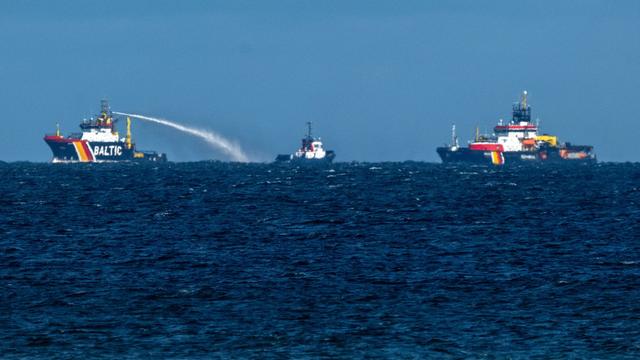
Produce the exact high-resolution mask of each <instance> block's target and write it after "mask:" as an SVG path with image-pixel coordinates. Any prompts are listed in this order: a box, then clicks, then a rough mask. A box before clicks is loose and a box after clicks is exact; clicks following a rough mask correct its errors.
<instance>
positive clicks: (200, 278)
mask: <svg viewBox="0 0 640 360" xmlns="http://www.w3.org/2000/svg"><path fill="white" fill-rule="evenodd" d="M0 175H1V176H2V181H1V183H0V191H1V194H2V195H1V196H0V233H1V234H2V237H1V238H0V287H1V292H0V357H1V358H6V359H13V358H16V359H17V358H25V357H26V358H43V359H45V358H46V359H50V358H60V359H66V358H96V357H98V358H99V357H103V358H116V359H122V358H181V359H189V358H195V359H199V358H203V359H204V358H288V357H291V358H394V359H404V358H406V359H413V358H508V357H511V358H541V359H542V358H629V359H633V358H639V357H640V165H639V164H606V163H605V164H599V165H597V166H594V167H587V166H575V167H557V166H556V167H554V166H542V167H505V168H493V167H447V166H443V165H439V164H428V163H380V164H363V163H356V164H346V163H344V164H335V165H333V166H331V167H326V168H296V167H286V166H276V165H263V164H250V165H242V164H229V163H218V162H202V163H168V164H164V165H143V164H97V165H96V164H93V165H82V164H76V165H51V164H30V163H14V164H0Z"/></svg>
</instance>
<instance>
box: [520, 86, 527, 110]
mask: <svg viewBox="0 0 640 360" xmlns="http://www.w3.org/2000/svg"><path fill="white" fill-rule="evenodd" d="M521 103H522V108H523V109H525V110H526V109H527V90H525V91H523V92H522V101H521Z"/></svg>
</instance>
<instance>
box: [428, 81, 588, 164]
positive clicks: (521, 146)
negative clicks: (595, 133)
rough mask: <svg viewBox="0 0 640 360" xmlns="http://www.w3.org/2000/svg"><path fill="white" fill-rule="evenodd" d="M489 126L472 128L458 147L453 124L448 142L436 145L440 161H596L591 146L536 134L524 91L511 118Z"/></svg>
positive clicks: (499, 162) (497, 162)
mask: <svg viewBox="0 0 640 360" xmlns="http://www.w3.org/2000/svg"><path fill="white" fill-rule="evenodd" d="M493 130H494V132H493V134H492V135H490V136H486V135H479V134H478V132H477V131H476V137H475V139H474V141H472V142H470V143H469V145H468V147H460V146H459V144H458V138H457V136H456V133H455V125H454V127H453V132H452V140H451V144H450V145H447V146H443V147H439V148H437V152H438V155H440V158H441V159H442V162H444V163H456V162H459V163H474V164H494V165H502V164H505V163H523V162H559V163H566V162H572V163H578V162H580V163H595V162H596V156H595V154H594V153H593V147H592V146H589V145H573V144H571V143H559V142H558V138H557V137H556V136H553V135H547V134H543V135H539V134H538V124H535V123H533V122H532V121H531V106H529V104H528V103H527V92H526V91H524V92H523V93H522V98H521V99H520V101H519V102H517V103H515V104H514V105H513V113H512V119H511V121H509V122H508V123H506V124H505V123H503V121H502V120H500V122H499V123H498V125H496V126H495V127H494V128H493Z"/></svg>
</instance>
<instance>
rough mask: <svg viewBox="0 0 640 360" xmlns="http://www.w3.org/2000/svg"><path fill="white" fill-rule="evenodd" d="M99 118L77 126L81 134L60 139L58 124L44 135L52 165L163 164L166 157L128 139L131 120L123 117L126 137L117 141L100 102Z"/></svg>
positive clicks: (112, 122) (105, 105) (111, 121)
mask: <svg viewBox="0 0 640 360" xmlns="http://www.w3.org/2000/svg"><path fill="white" fill-rule="evenodd" d="M100 107H101V111H100V115H99V116H98V117H97V118H96V119H95V120H94V119H91V120H83V121H82V122H81V123H80V129H81V130H82V132H81V133H74V134H71V135H70V136H67V137H64V136H62V135H61V134H60V126H59V125H58V127H57V129H56V133H55V135H45V137H44V141H45V142H46V143H47V145H49V147H50V148H51V151H52V152H53V159H52V162H54V163H69V162H115V161H156V162H165V161H167V156H166V155H165V154H158V153H157V152H155V151H139V150H137V149H136V146H135V144H134V143H133V142H132V140H131V119H130V118H129V117H127V135H126V136H125V137H123V138H120V135H119V134H118V131H117V130H116V127H115V125H116V122H117V121H118V119H115V118H114V117H113V114H112V112H111V109H110V108H109V103H108V102H107V100H102V101H101V103H100Z"/></svg>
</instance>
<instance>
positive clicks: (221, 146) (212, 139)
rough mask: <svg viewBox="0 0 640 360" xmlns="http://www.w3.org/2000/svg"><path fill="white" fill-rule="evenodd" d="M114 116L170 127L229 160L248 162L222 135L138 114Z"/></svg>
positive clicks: (235, 146) (237, 146)
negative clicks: (219, 152) (201, 141)
mask: <svg viewBox="0 0 640 360" xmlns="http://www.w3.org/2000/svg"><path fill="white" fill-rule="evenodd" d="M113 113H114V114H118V115H124V116H130V117H133V118H136V119H140V120H146V121H151V122H154V123H157V124H162V125H165V126H169V127H172V128H174V129H177V130H180V131H182V132H184V133H187V134H190V135H194V136H197V137H199V138H201V139H203V140H204V141H206V142H207V144H209V145H211V146H213V147H214V148H216V149H218V150H221V151H222V152H224V153H225V154H227V155H229V156H231V158H232V159H233V160H235V161H240V162H248V161H249V158H248V157H247V155H246V154H245V153H244V151H242V149H241V148H240V146H239V145H238V144H234V143H233V142H231V141H230V140H228V139H226V138H225V137H223V136H222V135H219V134H216V133H215V132H213V131H205V130H199V129H194V128H191V127H188V126H184V125H181V124H177V123H175V122H173V121H169V120H165V119H158V118H154V117H150V116H144V115H139V114H128V113H123V112H117V111H114V112H113Z"/></svg>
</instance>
